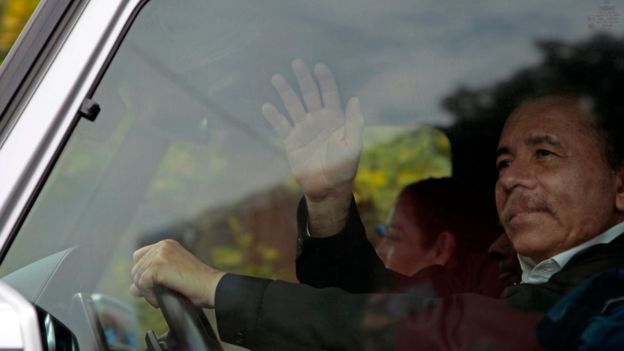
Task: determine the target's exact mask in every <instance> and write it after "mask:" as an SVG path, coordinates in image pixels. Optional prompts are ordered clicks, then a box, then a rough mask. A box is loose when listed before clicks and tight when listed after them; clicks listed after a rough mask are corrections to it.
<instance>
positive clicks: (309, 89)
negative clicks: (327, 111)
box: [292, 59, 322, 112]
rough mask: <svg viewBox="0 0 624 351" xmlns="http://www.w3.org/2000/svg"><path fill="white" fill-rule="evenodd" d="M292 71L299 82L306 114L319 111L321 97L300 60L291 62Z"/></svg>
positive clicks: (308, 71) (306, 68) (306, 67)
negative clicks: (306, 110)
mask: <svg viewBox="0 0 624 351" xmlns="http://www.w3.org/2000/svg"><path fill="white" fill-rule="evenodd" d="M292 69H293V72H295V76H296V77H297V81H298V82H299V87H300V88H301V95H302V96H303V102H305V105H306V107H307V109H308V112H312V111H317V110H320V109H321V108H322V106H321V95H319V90H318V86H317V85H316V82H315V81H314V78H312V75H310V70H308V66H306V64H305V62H303V60H302V59H296V60H294V61H293V62H292Z"/></svg>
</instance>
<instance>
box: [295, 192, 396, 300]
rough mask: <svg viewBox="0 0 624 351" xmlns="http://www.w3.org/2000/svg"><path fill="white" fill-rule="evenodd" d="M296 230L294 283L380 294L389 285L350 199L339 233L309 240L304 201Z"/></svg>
mask: <svg viewBox="0 0 624 351" xmlns="http://www.w3.org/2000/svg"><path fill="white" fill-rule="evenodd" d="M297 226H298V232H299V233H298V240H297V279H298V280H299V281H300V282H301V283H304V284H308V285H310V286H313V287H316V288H325V287H338V288H341V289H344V290H346V291H349V292H354V293H361V292H376V291H381V290H385V289H386V288H388V287H389V285H390V284H391V282H392V273H391V272H390V271H388V270H386V269H385V267H384V264H383V262H382V261H381V260H380V259H379V257H378V256H377V253H376V252H375V249H374V248H373V246H372V245H371V243H370V242H369V241H368V239H367V238H366V232H365V229H364V225H363V224H362V221H361V219H360V215H359V214H358V210H357V207H356V205H355V200H354V199H353V198H352V199H351V206H350V208H349V219H348V220H347V224H346V226H345V227H344V228H343V229H342V231H340V232H339V233H337V234H335V235H332V236H330V237H326V238H311V237H309V235H308V210H307V206H306V202H305V199H302V200H301V201H300V203H299V207H298V209H297Z"/></svg>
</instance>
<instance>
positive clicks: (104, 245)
mask: <svg viewBox="0 0 624 351" xmlns="http://www.w3.org/2000/svg"><path fill="white" fill-rule="evenodd" d="M618 11H624V3H619V2H617V3H616V2H606V1H605V2H602V3H601V2H588V1H568V2H566V3H565V4H564V3H562V2H556V1H544V0H540V1H532V0H531V1H524V2H515V3H513V4H512V3H502V2H496V1H477V2H474V1H473V2H440V1H420V2H417V3H416V2H413V1H406V0H390V1H383V2H380V1H370V0H366V1H362V0H357V1H356V0H343V1H339V2H336V1H316V0H288V1H286V0H267V1H261V2H259V1H248V0H230V1H226V2H223V1H211V0H188V1H185V2H184V3H183V4H182V3H181V2H175V1H159V0H152V1H150V2H148V3H147V4H146V5H145V6H144V8H143V9H142V10H141V12H140V13H139V15H138V17H137V19H136V20H135V22H134V24H133V25H132V27H131V28H130V30H129V32H128V34H127V36H126V37H125V39H124V41H123V43H122V45H121V47H120V49H119V51H118V52H117V53H116V55H115V57H114V59H113V60H112V63H111V65H110V67H108V69H107V70H106V73H105V74H104V76H103V78H102V80H101V82H99V84H98V86H97V89H96V90H95V93H94V96H93V100H94V101H96V102H97V103H98V104H99V105H100V106H101V113H100V114H99V116H98V117H97V119H96V121H95V122H90V121H87V120H81V121H80V122H79V123H78V125H77V127H76V129H75V131H74V132H73V134H72V136H71V138H70V140H69V142H68V143H67V145H66V147H65V148H64V151H63V153H62V155H61V157H60V159H59V160H58V162H57V164H56V166H55V168H54V170H53V172H52V174H51V175H50V177H49V179H48V180H47V182H46V184H45V186H44V187H43V190H42V192H41V194H40V195H39V197H38V199H37V200H36V202H35V204H34V207H33V208H32V210H31V211H30V213H29V215H28V217H27V218H26V220H25V223H24V224H23V226H22V228H21V230H20V232H19V233H18V235H17V238H16V240H15V241H14V243H13V245H12V247H11V249H10V251H9V252H8V254H7V256H6V257H5V259H4V261H3V262H2V266H0V274H1V275H2V276H5V279H6V280H7V281H9V282H15V283H13V284H14V285H15V286H16V287H17V288H18V289H22V292H23V293H24V294H25V295H26V296H27V297H29V298H31V299H33V300H34V299H38V300H37V303H39V304H41V305H42V307H44V308H46V309H48V310H49V311H50V312H51V313H53V314H55V316H56V317H57V318H59V319H60V320H61V321H64V322H65V323H68V324H69V325H71V324H72V323H73V321H74V319H73V318H74V317H73V316H72V309H71V308H70V307H69V305H70V301H71V299H72V297H73V296H74V295H75V294H76V293H83V294H89V295H93V296H95V298H94V301H95V300H97V301H96V302H95V303H94V304H95V306H96V308H95V310H96V311H98V313H99V314H100V318H103V317H102V315H103V314H107V315H109V317H110V318H113V319H114V318H118V319H120V322H119V325H121V326H122V328H123V329H124V333H123V335H124V338H123V339H124V340H125V341H123V342H122V343H123V344H124V345H127V346H130V347H131V348H133V349H137V350H138V349H143V348H144V346H143V345H142V343H141V342H139V341H137V340H142V339H143V333H144V332H145V330H147V329H156V330H157V331H158V332H163V331H164V330H165V329H166V327H165V325H164V322H163V320H162V319H161V316H160V313H159V312H158V311H157V310H155V309H153V308H151V307H149V306H148V305H147V304H146V303H145V302H144V301H143V300H141V299H137V298H135V297H132V296H131V295H130V293H129V286H130V283H131V280H130V279H131V277H130V273H129V272H130V268H131V265H132V253H133V251H134V250H136V249H137V248H139V247H141V246H144V245H146V244H149V243H154V242H156V241H159V240H161V239H164V238H174V239H176V240H178V241H180V242H181V243H182V244H183V245H185V246H186V247H187V248H189V249H190V250H191V251H192V252H193V253H194V254H195V255H197V256H198V257H199V258H200V259H202V260H204V261H205V262H207V263H210V264H211V265H214V266H215V267H217V268H219V269H222V270H225V271H228V272H236V273H242V274H248V275H254V276H262V277H270V278H276V279H283V280H287V281H296V278H295V271H294V260H295V255H296V251H295V241H296V236H297V227H296V218H295V212H296V208H297V204H298V203H299V200H300V198H301V193H300V190H299V188H298V186H297V183H296V181H295V180H294V178H293V177H292V173H291V170H290V167H289V164H288V161H287V158H286V153H285V150H284V148H283V145H282V142H281V140H280V138H279V136H278V135H277V134H276V133H275V131H274V130H273V128H272V127H271V125H270V124H269V123H268V122H267V121H266V120H265V119H264V118H263V115H262V111H261V107H262V105H263V103H266V102H270V103H273V104H275V105H276V106H277V107H278V109H280V110H281V111H282V113H286V112H285V110H284V108H283V105H282V104H281V99H280V96H279V95H278V94H277V92H276V91H275V89H274V88H273V87H272V86H271V77H272V76H273V75H274V74H275V73H281V74H283V75H284V76H285V77H286V78H287V79H288V80H289V81H290V82H291V84H292V85H293V86H294V87H296V86H297V84H296V80H295V77H294V75H293V73H292V70H291V68H290V67H291V62H292V61H293V60H294V59H296V58H302V59H303V60H304V61H305V62H306V63H307V64H308V66H310V67H312V66H313V65H314V64H316V63H319V62H320V63H324V64H326V65H327V66H328V67H329V68H330V69H331V70H332V72H333V74H334V76H335V78H336V82H337V84H338V88H339V91H340V94H341V98H342V105H343V106H344V105H345V104H346V102H347V100H348V99H349V98H351V97H354V96H355V97H359V99H360V101H361V104H362V111H363V113H364V118H365V131H364V135H363V140H364V150H363V153H362V156H361V159H360V166H359V170H358V175H357V178H356V180H355V194H354V195H355V199H356V201H357V202H358V205H359V207H360V212H361V214H362V218H363V221H364V224H365V225H366V227H367V232H368V235H369V237H370V240H371V241H372V242H373V243H376V242H377V241H378V240H379V238H378V237H377V236H376V235H375V233H376V232H379V231H381V232H382V233H384V230H383V229H381V230H379V228H378V226H377V225H378V224H379V223H382V222H385V221H386V218H387V217H388V215H389V212H390V209H391V208H392V206H393V204H394V203H395V199H396V197H397V195H398V194H399V191H400V190H401V189H402V188H403V187H404V186H406V185H408V184H410V183H412V182H416V181H419V180H423V179H427V178H432V177H433V178H440V177H450V176H456V177H459V178H460V180H462V185H461V186H462V187H464V188H465V190H466V191H467V194H469V195H467V196H472V192H474V193H479V194H480V195H478V196H474V197H471V199H473V200H474V201H473V202H474V203H476V204H477V205H474V207H475V208H478V209H479V211H482V212H479V215H480V216H482V217H481V218H483V222H484V223H485V222H488V223H489V222H492V227H495V226H496V223H495V222H496V213H495V212H494V211H493V200H492V199H493V195H492V194H493V193H492V187H493V177H495V169H494V148H495V146H496V140H497V133H498V128H499V122H500V118H498V119H496V118H494V119H492V120H495V121H494V122H491V121H490V119H488V118H489V117H491V116H486V115H474V112H475V111H477V112H479V111H485V110H487V109H485V108H484V107H483V106H486V107H487V106H489V104H491V103H492V101H494V100H493V99H500V96H499V95H496V93H497V90H496V89H495V87H497V86H496V84H497V83H498V82H502V81H505V80H506V79H511V78H512V77H514V76H518V75H522V74H524V73H523V72H526V71H523V70H525V69H526V68H527V67H539V65H541V64H543V63H544V62H546V59H547V58H548V57H549V56H548V55H555V54H558V52H557V51H553V50H552V48H557V47H560V48H563V49H565V48H574V47H575V46H574V45H577V44H578V43H590V44H591V43H592V40H597V39H596V38H605V37H606V38H616V37H617V35H621V34H622V28H623V25H622V23H621V21H622V20H621V19H620V17H619V13H620V12H618ZM614 40H615V39H614ZM548 43H550V44H548ZM553 43H554V44H553ZM557 43H558V44H557ZM555 44H557V45H559V46H557V45H555ZM579 45H580V44H579ZM588 45H589V44H588ZM563 49H562V50H563ZM570 50H572V49H570ZM560 54H565V50H564V51H562V52H561V53H560ZM499 88H501V89H503V88H504V87H499ZM475 106H476V107H475ZM490 122H491V123H490ZM455 142H456V143H455ZM488 228H491V227H488ZM387 232H388V231H386V232H385V233H387ZM390 232H391V231H390ZM498 234H499V233H498V232H494V231H493V230H492V232H490V233H484V234H483V235H484V238H485V239H484V240H486V239H487V240H490V239H492V238H493V237H495V236H496V235H498ZM58 253H65V254H67V256H68V257H69V256H71V258H70V259H67V262H70V261H71V260H75V261H71V262H72V263H71V265H70V264H69V263H66V262H64V261H62V260H61V261H54V262H57V263H58V262H60V263H58V265H59V267H60V268H59V271H60V272H59V271H54V272H53V271H52V270H50V272H46V271H45V270H41V271H40V272H41V274H42V275H45V274H49V275H50V276H52V277H53V279H59V280H63V283H62V284H61V285H62V286H59V287H56V288H55V289H47V290H45V296H38V295H35V292H34V290H33V289H32V288H33V287H34V286H35V285H36V284H35V283H33V282H31V281H24V280H28V279H25V278H23V277H20V272H24V271H25V270H27V269H29V267H33V266H36V265H37V264H42V263H40V262H43V265H46V266H48V267H53V266H54V265H52V264H51V263H50V262H52V261H50V258H51V257H56V256H54V255H58ZM41 260H44V261H41ZM46 260H47V261H46ZM38 262H39V263H38ZM67 265H70V267H66V266H67ZM37 267H39V266H37ZM54 267H56V266H54ZM63 270H66V271H67V272H63ZM22 275H23V273H22ZM16 277H17V278H16ZM68 277H71V278H68ZM31 279H32V278H31ZM68 279H69V281H68ZM102 311H109V313H105V312H102ZM122 320H123V321H122ZM101 323H102V324H103V325H104V324H106V323H109V324H110V323H111V322H110V321H109V322H101ZM109 324H106V325H109ZM104 328H106V326H104ZM137 335H138V337H137ZM119 338H120V337H119V336H118V335H116V336H110V339H109V341H110V342H121V341H119Z"/></svg>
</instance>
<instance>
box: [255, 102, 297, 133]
mask: <svg viewBox="0 0 624 351" xmlns="http://www.w3.org/2000/svg"><path fill="white" fill-rule="evenodd" d="M262 114H263V115H264V118H265V119H266V120H267V121H269V123H271V126H273V129H274V130H275V132H276V133H277V135H279V136H280V138H282V139H285V138H286V137H287V136H288V134H290V131H291V130H292V127H291V126H290V122H289V121H288V118H286V117H284V115H282V114H281V113H279V111H278V110H277V108H275V106H273V105H272V104H264V105H262Z"/></svg>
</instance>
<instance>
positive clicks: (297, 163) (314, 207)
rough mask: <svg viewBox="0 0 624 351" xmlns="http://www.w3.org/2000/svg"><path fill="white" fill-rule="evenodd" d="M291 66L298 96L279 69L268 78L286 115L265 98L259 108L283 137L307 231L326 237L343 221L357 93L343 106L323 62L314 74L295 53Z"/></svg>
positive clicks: (353, 155)
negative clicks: (303, 204) (301, 196)
mask: <svg viewBox="0 0 624 351" xmlns="http://www.w3.org/2000/svg"><path fill="white" fill-rule="evenodd" d="M292 69H293V71H294V73H295V76H296V78H297V82H298V84H299V87H300V89H301V96H302V98H300V97H299V96H298V95H297V93H295V91H294V90H293V88H292V87H291V86H290V84H288V82H287V81H286V79H285V78H284V77H283V76H282V75H281V74H276V75H274V76H273V78H272V79H271V83H272V84H273V86H274V87H275V89H276V90H277V92H278V93H279V95H280V97H281V98H282V102H283V104H284V107H285V109H286V111H287V112H288V116H289V117H286V116H285V115H283V114H282V113H280V112H279V111H278V109H277V108H276V107H275V106H274V105H272V104H269V103H267V104H264V105H263V106H262V113H263V115H264V116H265V118H266V119H267V120H268V121H269V122H270V123H271V125H272V126H273V128H274V129H275V131H276V132H277V134H278V135H279V136H280V137H281V138H282V140H283V142H284V146H285V148H286V153H287V156H288V161H289V163H290V166H291V168H292V171H293V174H294V175H295V178H296V180H297V182H298V183H299V185H300V186H301V189H302V191H303V193H304V196H305V199H306V203H307V206H308V226H309V227H308V228H309V230H310V234H311V235H312V236H314V237H327V236H331V235H333V234H336V233H338V232H339V231H340V230H341V229H342V228H343V227H344V226H345V224H346V223H347V219H348V214H349V205H350V202H351V196H352V191H353V179H354V178H355V174H356V172H357V167H358V162H359V158H360V153H361V150H362V137H361V135H362V125H363V122H364V118H363V116H362V113H361V111H360V102H359V99H357V98H351V99H350V100H349V101H348V103H347V107H346V111H343V108H342V104H341V102H340V96H339V94H338V88H337V87H336V82H335V81H334V77H333V75H332V73H331V72H330V71H329V69H328V68H327V66H325V65H323V64H317V65H316V66H315V67H314V75H315V77H316V80H315V79H314V78H313V77H312V75H311V73H310V71H309V69H308V67H307V66H306V64H305V63H304V62H303V60H301V59H296V60H294V61H293V62H292ZM317 82H318V84H317Z"/></svg>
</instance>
